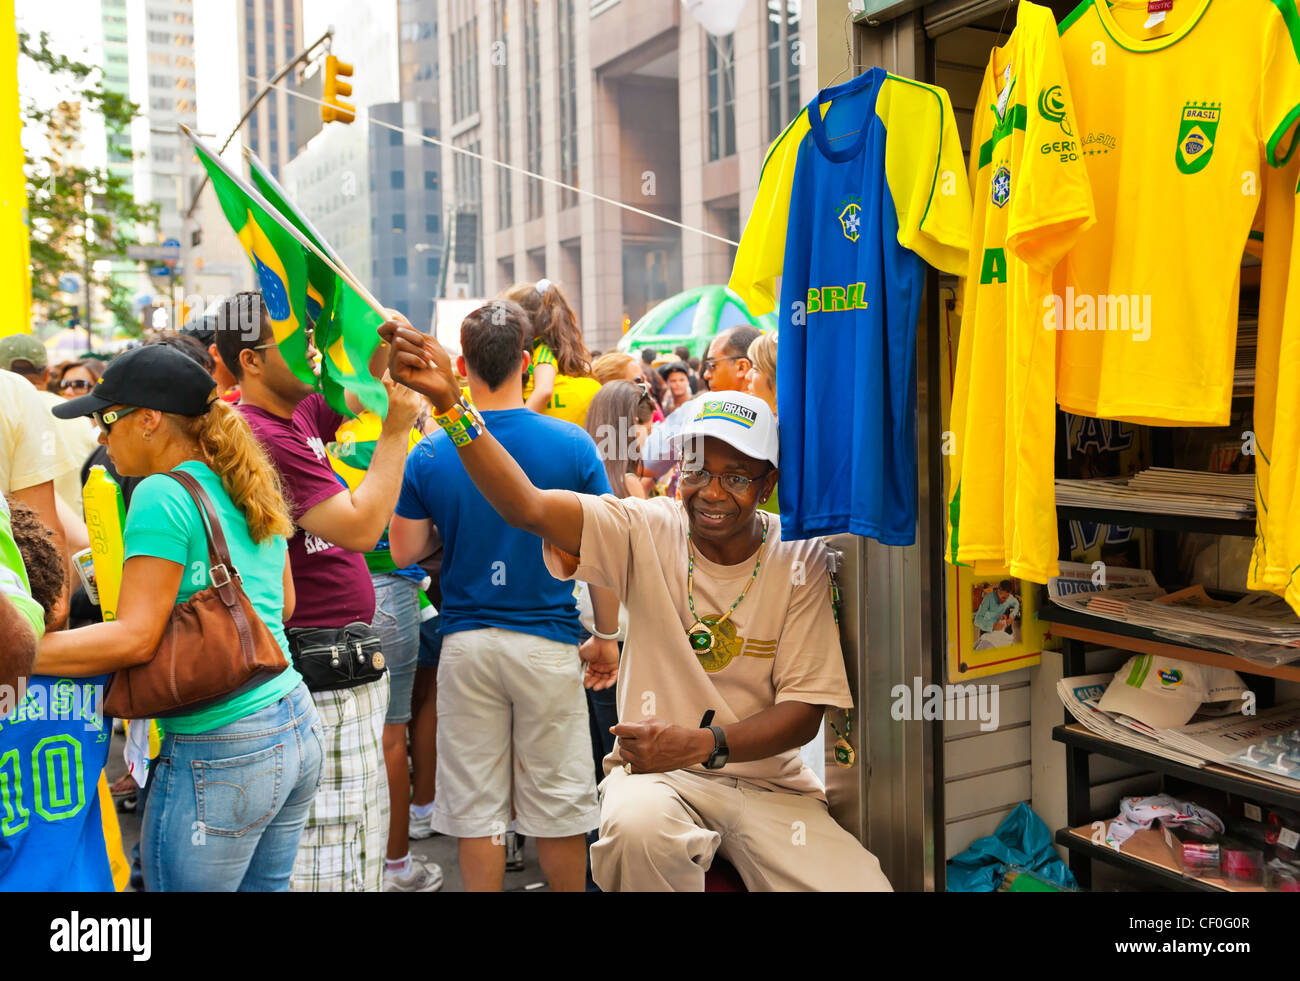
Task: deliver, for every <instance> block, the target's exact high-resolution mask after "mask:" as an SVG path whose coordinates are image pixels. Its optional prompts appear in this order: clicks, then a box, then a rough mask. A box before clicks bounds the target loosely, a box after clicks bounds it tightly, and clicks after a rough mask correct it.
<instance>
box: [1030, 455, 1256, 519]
mask: <svg viewBox="0 0 1300 981" xmlns="http://www.w3.org/2000/svg"><path fill="white" fill-rule="evenodd" d="M1056 501H1057V503H1058V504H1072V505H1076V506H1080V507H1094V508H1113V509H1118V510H1126V511H1147V512H1151V513H1153V514H1185V515H1192V516H1201V517H1209V518H1253V517H1254V516H1255V475H1254V474H1249V473H1247V474H1233V473H1208V472H1204V471H1200V470H1175V469H1173V468H1170V467H1150V468H1148V469H1146V470H1142V471H1140V472H1138V473H1137V474H1134V475H1133V476H1132V477H1107V478H1092V479H1083V480H1068V479H1064V478H1061V479H1058V480H1057V481H1056Z"/></svg>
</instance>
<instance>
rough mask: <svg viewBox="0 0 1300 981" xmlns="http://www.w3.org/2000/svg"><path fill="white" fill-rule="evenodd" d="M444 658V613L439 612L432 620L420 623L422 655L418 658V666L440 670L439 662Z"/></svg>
mask: <svg viewBox="0 0 1300 981" xmlns="http://www.w3.org/2000/svg"><path fill="white" fill-rule="evenodd" d="M440 660H442V615H441V614H439V615H438V616H436V617H433V618H432V619H430V620H425V621H423V622H421V624H420V656H419V657H418V658H416V662H415V663H416V666H417V667H421V668H432V669H433V670H434V671H437V670H438V662H439V661H440Z"/></svg>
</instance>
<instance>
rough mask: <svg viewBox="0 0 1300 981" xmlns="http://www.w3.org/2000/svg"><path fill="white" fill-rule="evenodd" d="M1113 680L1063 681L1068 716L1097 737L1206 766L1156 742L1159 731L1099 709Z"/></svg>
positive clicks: (1060, 684) (1097, 677) (1194, 757)
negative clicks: (1102, 698)
mask: <svg viewBox="0 0 1300 981" xmlns="http://www.w3.org/2000/svg"><path fill="white" fill-rule="evenodd" d="M1114 676H1115V675H1114V672H1109V671H1108V672H1106V673H1104V674H1088V675H1079V676H1077V677H1074V678H1062V679H1061V680H1060V681H1058V682H1057V683H1056V693H1057V695H1059V696H1060V698H1061V701H1062V702H1063V703H1064V704H1065V707H1066V709H1068V710H1069V713H1070V714H1071V715H1072V716H1074V718H1075V719H1076V720H1077V721H1078V722H1079V723H1080V724H1082V725H1083V726H1084V727H1085V728H1087V729H1088V731H1089V732H1091V733H1092V734H1093V735H1095V736H1100V737H1101V738H1102V739H1108V740H1110V741H1111V742H1115V743H1120V744H1121V745H1124V746H1128V747H1129V748H1131V749H1139V750H1142V751H1143V752H1145V753H1151V754H1153V755H1155V756H1162V757H1164V758H1165V759H1167V760H1173V761H1174V762H1176V763H1184V764H1186V765H1187V766H1198V767H1199V766H1204V765H1205V760H1204V759H1203V758H1202V757H1200V756H1198V755H1195V754H1193V753H1187V752H1183V751H1181V750H1179V749H1177V748H1175V747H1173V746H1169V745H1166V744H1165V743H1162V742H1161V741H1160V740H1159V739H1157V738H1156V733H1157V732H1158V730H1156V729H1153V728H1151V727H1150V726H1148V725H1145V724H1143V723H1141V722H1139V721H1137V719H1130V718H1129V717H1128V716H1126V715H1119V714H1118V713H1114V712H1103V711H1102V710H1101V709H1099V708H1098V707H1097V703H1098V702H1099V701H1100V700H1101V696H1102V694H1103V693H1104V692H1105V691H1106V686H1107V685H1109V684H1110V682H1111V679H1112V678H1113V677H1114Z"/></svg>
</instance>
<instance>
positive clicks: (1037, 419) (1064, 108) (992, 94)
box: [948, 0, 1094, 582]
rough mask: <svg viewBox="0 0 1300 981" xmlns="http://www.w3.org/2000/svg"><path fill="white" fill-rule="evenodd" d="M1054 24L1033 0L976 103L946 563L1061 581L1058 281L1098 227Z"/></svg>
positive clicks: (997, 55) (997, 52) (997, 54)
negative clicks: (1051, 324) (1056, 273)
mask: <svg viewBox="0 0 1300 981" xmlns="http://www.w3.org/2000/svg"><path fill="white" fill-rule="evenodd" d="M1076 122H1077V120H1076V117H1075V114H1074V108H1073V104H1072V102H1071V99H1070V86H1069V83H1068V82H1067V80H1066V77H1065V68H1064V65H1063V64H1062V62H1061V51H1060V42H1059V41H1058V39H1057V31H1056V19H1055V18H1054V17H1053V16H1052V12H1051V11H1050V10H1048V9H1047V8H1046V7H1042V6H1039V5H1038V4H1034V3H1029V2H1028V0H1024V2H1022V3H1021V4H1020V7H1019V12H1018V13H1017V15H1016V27H1015V30H1014V31H1013V32H1012V34H1011V38H1010V40H1008V41H1007V43H1006V45H1005V47H1002V48H995V49H994V51H993V57H992V59H991V60H990V62H989V64H988V67H987V68H986V69H985V72H984V82H983V84H982V85H981V87H980V94H979V98H978V99H977V100H976V102H975V117H974V121H973V123H972V128H971V151H970V183H971V193H972V196H973V197H974V199H975V216H974V219H973V224H972V227H971V254H970V264H969V266H968V268H967V273H966V279H965V281H964V282H963V284H962V286H963V291H962V295H963V304H962V320H961V335H960V339H959V342H958V348H957V368H956V374H955V376H954V379H953V394H952V418H951V423H950V428H951V431H952V433H953V436H954V439H953V445H952V451H953V452H952V454H951V455H950V456H949V457H948V460H949V462H950V467H951V470H950V476H949V482H948V501H949V504H948V518H949V536H948V558H949V560H950V561H952V562H957V563H961V564H963V565H972V566H977V568H978V569H979V570H980V574H984V573H985V572H988V573H990V574H997V573H998V572H1002V571H1005V570H1008V569H1009V570H1010V572H1011V574H1012V575H1015V576H1018V577H1020V578H1022V579H1028V580H1031V581H1033V582H1046V581H1047V579H1048V577H1049V576H1054V575H1057V574H1058V567H1057V551H1058V547H1057V538H1056V507H1055V504H1056V501H1055V483H1054V479H1055V475H1054V469H1053V468H1054V463H1055V423H1056V389H1055V382H1056V331H1055V330H1049V329H1045V320H1046V318H1047V316H1048V313H1049V311H1051V310H1052V309H1053V293H1052V271H1053V269H1054V268H1055V267H1056V265H1057V263H1058V262H1059V261H1060V260H1061V258H1062V257H1063V256H1064V255H1065V254H1066V252H1068V251H1069V249H1070V248H1071V246H1073V245H1074V243H1075V242H1076V241H1078V239H1079V236H1080V235H1081V234H1082V233H1083V232H1085V231H1086V230H1087V229H1088V228H1090V227H1091V226H1092V224H1093V222H1094V217H1093V207H1092V194H1091V193H1090V191H1089V188H1088V175H1087V172H1086V171H1085V169H1084V164H1083V157H1082V154H1081V153H1080V150H1079V134H1078V131H1077V129H1076Z"/></svg>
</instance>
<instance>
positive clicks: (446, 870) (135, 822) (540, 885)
mask: <svg viewBox="0 0 1300 981" xmlns="http://www.w3.org/2000/svg"><path fill="white" fill-rule="evenodd" d="M125 744H126V740H125V738H124V737H123V736H122V735H120V734H119V733H117V732H114V733H113V745H112V749H111V750H110V751H109V755H108V782H109V785H110V786H111V785H112V784H113V782H114V781H116V780H117V778H118V777H120V776H122V774H124V773H125V772H126V763H125V762H124V761H123V759H122V748H123V747H124V746H125ZM121 802H122V798H120V797H119V798H117V799H116V800H115V801H114V805H115V808H114V809H115V810H116V811H117V819H118V823H119V824H120V825H121V828H122V846H123V847H124V848H125V849H126V855H127V859H128V860H129V859H130V858H131V850H132V848H134V846H135V844H136V843H137V842H138V841H139V840H140V815H139V814H138V813H135V812H131V811H123V810H122V808H121V806H120V805H121ZM411 854H412V855H419V856H420V857H422V858H424V859H426V860H430V861H433V862H436V863H437V864H438V865H440V866H442V874H443V886H442V890H441V891H442V892H464V891H465V884H464V883H463V882H462V881H461V877H460V866H459V865H458V864H457V862H456V839H454V838H447V837H444V836H443V835H434V836H433V837H432V838H426V839H424V840H423V841H413V842H411ZM505 888H506V891H507V892H533V891H537V892H546V891H548V890H547V889H546V880H545V877H544V876H543V875H542V870H541V866H539V865H538V864H537V847H536V845H535V844H534V843H533V842H532V841H525V843H524V869H523V871H522V872H507V873H506V882H505Z"/></svg>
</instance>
